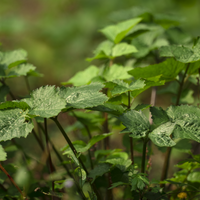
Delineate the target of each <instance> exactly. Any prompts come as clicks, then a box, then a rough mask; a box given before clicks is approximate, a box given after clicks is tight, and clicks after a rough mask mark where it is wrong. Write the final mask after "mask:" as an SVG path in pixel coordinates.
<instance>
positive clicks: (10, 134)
mask: <svg viewBox="0 0 200 200" xmlns="http://www.w3.org/2000/svg"><path fill="white" fill-rule="evenodd" d="M27 112H28V110H27V111H23V110H21V109H19V108H15V109H9V110H0V141H6V140H11V139H12V138H16V137H18V138H19V137H26V136H27V135H28V134H29V133H30V132H31V131H32V129H33V127H34V126H33V124H32V122H31V121H29V122H26V121H25V120H26V117H28V116H27Z"/></svg>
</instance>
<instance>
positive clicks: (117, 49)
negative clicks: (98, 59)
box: [112, 43, 137, 58]
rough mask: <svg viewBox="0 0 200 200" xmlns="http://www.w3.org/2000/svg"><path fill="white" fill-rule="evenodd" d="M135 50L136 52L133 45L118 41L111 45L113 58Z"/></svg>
mask: <svg viewBox="0 0 200 200" xmlns="http://www.w3.org/2000/svg"><path fill="white" fill-rule="evenodd" d="M135 52H137V49H136V48H135V47H134V46H133V45H130V44H127V43H119V44H116V45H115V46H114V47H113V49H112V56H113V57H114V58H115V57H119V56H123V55H127V54H130V53H135Z"/></svg>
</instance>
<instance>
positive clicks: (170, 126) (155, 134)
mask: <svg viewBox="0 0 200 200" xmlns="http://www.w3.org/2000/svg"><path fill="white" fill-rule="evenodd" d="M175 125H176V124H175V123H171V122H167V123H164V124H162V125H160V126H159V127H158V128H156V129H154V130H153V131H152V132H151V133H149V138H150V139H151V141H152V142H153V143H154V144H155V145H157V146H159V147H164V146H166V147H172V146H174V145H176V143H175V142H174V141H173V140H172V139H171V138H170V135H171V134H172V132H173V130H174V128H175Z"/></svg>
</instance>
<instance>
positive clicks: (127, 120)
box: [118, 110, 150, 138]
mask: <svg viewBox="0 0 200 200" xmlns="http://www.w3.org/2000/svg"><path fill="white" fill-rule="evenodd" d="M118 119H119V120H120V121H121V122H122V123H123V125H124V126H125V127H126V129H127V130H128V131H129V132H131V133H132V134H131V135H130V136H131V137H133V138H142V137H145V136H146V134H147V133H148V132H149V129H150V124H149V121H148V119H147V118H146V116H145V115H144V114H143V113H142V112H138V111H135V110H131V111H128V112H126V113H124V114H123V115H121V116H120V117H119V118H118Z"/></svg>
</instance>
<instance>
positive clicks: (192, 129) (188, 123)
mask: <svg viewBox="0 0 200 200" xmlns="http://www.w3.org/2000/svg"><path fill="white" fill-rule="evenodd" d="M166 112H167V115H168V116H169V117H170V118H171V121H172V122H174V123H176V124H177V126H176V128H175V129H174V132H173V138H175V139H176V138H179V139H192V140H195V141H197V142H200V121H199V117H200V109H199V108H198V107H195V106H188V105H181V106H170V107H169V108H168V109H167V110H166Z"/></svg>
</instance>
